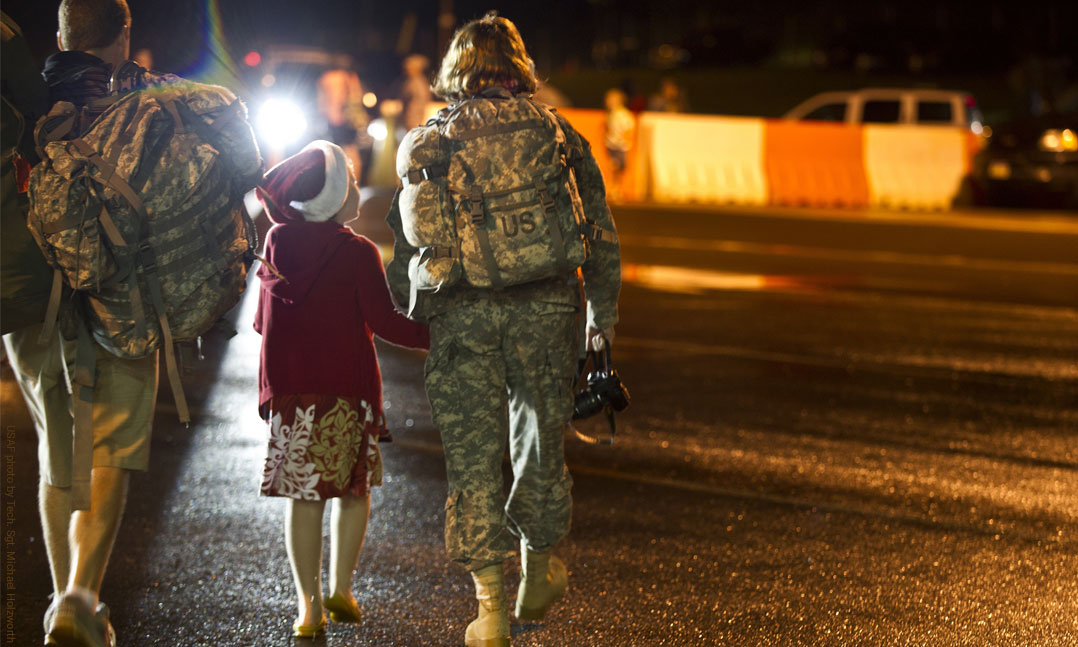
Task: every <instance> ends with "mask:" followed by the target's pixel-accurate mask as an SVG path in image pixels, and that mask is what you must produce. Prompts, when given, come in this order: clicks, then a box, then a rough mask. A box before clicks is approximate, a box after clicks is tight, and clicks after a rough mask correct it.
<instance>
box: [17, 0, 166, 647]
mask: <svg viewBox="0 0 1078 647" xmlns="http://www.w3.org/2000/svg"><path fill="white" fill-rule="evenodd" d="M59 17H60V21H59V27H60V29H59V34H58V44H59V47H60V50H61V51H60V52H59V53H57V54H54V55H52V56H50V57H49V59H48V60H47V62H46V64H45V70H44V73H43V76H44V77H45V80H46V82H47V84H48V86H49V87H48V90H49V102H50V104H52V103H56V102H57V101H70V102H72V103H74V104H75V105H76V106H78V107H83V106H86V105H87V104H89V103H91V102H92V101H94V100H95V99H101V98H103V97H105V96H107V95H108V94H109V79H110V76H111V73H112V69H113V68H114V67H115V66H117V65H119V64H120V63H121V62H122V61H124V60H125V59H126V58H127V56H128V44H129V40H130V25H131V17H130V12H129V11H128V8H127V4H126V2H125V0H64V2H63V3H62V4H61V6H60V12H59ZM30 127H31V128H32V125H31V126H30ZM38 253H39V255H40V251H39V252H38ZM50 278H51V272H49V273H48V274H46V275H45V279H46V281H47V280H48V279H50ZM43 314H44V313H42V318H43ZM39 329H40V326H34V327H33V328H31V329H28V330H24V331H20V333H16V334H15V335H9V336H7V337H5V344H6V345H7V348H8V352H9V357H10V358H11V362H12V367H13V368H14V369H15V373H16V378H17V380H18V382H19V386H20V388H21V389H22V392H23V395H24V397H25V398H26V401H27V404H28V405H29V408H30V410H31V412H32V413H33V414H34V416H33V417H34V423H35V427H36V428H37V430H38V435H39V439H40V448H39V452H38V455H39V458H40V492H39V501H40V513H41V525H42V528H43V531H44V538H45V544H46V548H47V551H48V557H49V567H50V569H51V572H52V579H53V589H54V591H55V595H54V597H53V602H52V604H51V605H50V606H49V609H48V611H47V612H46V614H45V638H46V644H57V645H90V646H94V647H97V646H99V645H114V644H115V634H114V632H113V630H112V627H111V625H110V624H109V621H108V608H107V607H106V606H105V605H103V604H101V603H100V602H99V600H98V593H99V591H100V590H101V582H102V579H103V578H104V575H105V568H106V565H107V564H108V559H109V556H110V554H111V553H112V547H113V544H114V542H115V539H116V535H117V530H118V529H119V526H120V520H121V517H122V515H123V509H124V505H125V502H126V496H127V485H128V480H129V475H130V471H131V470H145V469H146V468H147V467H148V464H149V448H150V427H151V423H152V420H153V412H154V404H155V401H156V397H157V355H156V353H154V354H152V355H150V356H148V357H144V358H141V359H120V358H118V357H115V356H113V355H110V354H109V353H106V352H103V351H100V350H98V351H97V371H96V393H95V396H96V397H95V400H96V404H95V406H94V408H93V459H92V460H93V467H92V471H91V477H90V506H89V509H88V510H78V511H75V510H74V509H73V507H72V501H71V486H72V473H73V462H74V460H75V457H74V455H73V453H74V452H73V440H72V434H73V419H72V414H71V396H70V394H69V393H68V391H67V384H66V380H65V377H64V365H63V363H64V357H65V356H69V355H71V354H73V353H74V344H73V342H68V341H63V342H62V341H61V339H60V337H59V336H56V337H53V338H51V339H50V340H49V341H48V342H46V343H42V344H39V343H38V339H37V334H36V332H37V331H38V330H39Z"/></svg>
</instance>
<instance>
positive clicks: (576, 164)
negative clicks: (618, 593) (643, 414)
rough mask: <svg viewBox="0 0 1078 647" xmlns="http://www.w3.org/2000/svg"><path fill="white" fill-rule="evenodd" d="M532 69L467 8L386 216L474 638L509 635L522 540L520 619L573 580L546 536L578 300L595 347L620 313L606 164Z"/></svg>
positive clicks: (560, 497) (569, 394)
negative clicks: (438, 443)
mask: <svg viewBox="0 0 1078 647" xmlns="http://www.w3.org/2000/svg"><path fill="white" fill-rule="evenodd" d="M536 85H537V81H536V78H535V72H534V65H533V64H532V62H531V59H530V58H529V57H528V54H527V52H526V50H525V48H524V43H523V41H522V40H521V37H520V34H519V33H518V32H517V29H516V27H515V26H514V25H513V23H511V22H509V21H508V20H506V19H505V18H501V17H498V16H496V15H494V14H490V15H487V16H486V17H484V18H482V19H479V20H475V21H472V22H470V23H468V24H466V25H464V26H463V27H462V28H461V29H460V30H459V31H458V32H457V33H456V35H455V36H454V38H453V41H452V43H451V44H450V46H449V49H448V52H447V54H446V56H445V59H444V60H443V61H442V66H441V71H440V73H439V75H438V77H437V80H436V82H435V86H434V91H435V93H437V94H439V95H441V96H443V97H445V98H446V99H447V100H448V101H450V102H451V105H450V106H449V107H448V108H447V109H446V110H444V111H443V112H442V113H440V114H439V116H438V117H436V118H435V119H434V120H432V121H431V122H428V124H427V125H426V126H422V127H419V128H416V129H414V130H412V131H411V132H410V133H409V134H408V136H407V137H405V139H404V141H403V142H402V144H401V146H400V150H399V151H398V156H397V173H398V175H399V176H400V178H401V181H402V184H403V186H402V188H401V190H400V191H399V192H398V194H397V196H396V198H395V200H394V203H393V207H392V209H391V211H390V213H389V216H388V218H387V221H388V223H389V225H390V227H391V228H392V229H393V231H394V234H395V236H396V245H395V249H394V255H393V261H392V263H391V264H390V266H389V268H388V272H387V274H388V278H389V282H390V286H391V287H392V288H393V289H394V291H395V292H396V296H397V297H398V300H400V301H401V302H402V303H403V302H405V301H407V302H408V303H409V311H410V313H411V314H412V316H414V317H417V318H421V319H425V320H427V321H428V323H429V325H430V336H431V350H430V355H429V356H428V358H427V366H426V387H427V396H428V398H429V399H430V403H431V412H432V415H433V419H434V424H435V426H436V427H437V428H438V430H439V432H440V433H441V436H442V444H443V446H444V448H445V459H446V471H447V476H448V480H449V498H448V501H447V503H446V520H445V540H446V550H447V552H448V554H449V557H450V559H452V560H454V561H456V562H458V563H460V564H462V565H463V566H464V567H465V568H467V569H468V570H469V571H470V572H471V575H472V578H473V581H474V583H475V588H476V598H477V599H478V601H479V607H478V617H477V618H476V619H475V620H474V621H473V622H472V623H471V624H470V625H469V626H468V629H467V631H466V634H465V642H466V644H467V645H469V646H470V647H507V646H508V645H509V621H508V606H507V603H506V599H505V592H504V590H503V563H504V562H505V561H507V560H509V559H512V558H514V557H515V556H516V554H517V549H518V546H519V550H520V554H521V561H522V567H523V568H522V570H523V573H522V578H521V584H520V588H519V589H518V590H517V595H516V605H515V615H516V616H517V618H519V619H521V620H538V619H540V618H542V616H543V614H544V612H545V611H546V610H547V608H548V607H550V606H551V605H552V604H553V603H554V602H555V601H556V600H557V599H558V598H560V597H561V596H562V595H563V594H564V593H565V591H566V589H567V586H568V575H567V572H566V567H565V565H564V564H563V563H562V562H561V561H560V560H559V559H558V558H556V557H554V556H553V555H552V551H553V548H554V546H555V545H556V544H557V543H558V542H559V541H560V540H561V539H563V538H564V537H565V536H566V534H567V533H568V532H569V522H570V515H571V501H570V493H569V489H570V486H571V484H572V479H571V478H570V476H569V472H568V470H567V469H566V466H565V456H564V448H563V442H562V441H563V433H564V431H565V428H566V423H568V421H569V419H570V417H571V415H572V413H573V385H574V382H575V378H576V372H577V356H578V355H577V351H578V348H579V340H580V329H579V328H578V317H586V323H587V328H588V333H587V337H588V343H589V345H590V346H592V347H593V348H598V347H600V345H601V344H603V343H609V342H610V341H612V340H613V326H614V324H615V323H616V322H617V298H618V291H619V288H620V269H619V268H620V266H619V248H618V244H617V235H616V233H615V231H614V223H613V219H612V218H611V215H610V211H609V209H608V208H607V206H606V203H605V192H604V189H603V180H602V176H601V174H600V172H599V169H598V166H597V165H596V163H595V159H594V158H593V157H592V155H591V151H590V148H589V146H588V144H587V142H586V141H584V139H583V138H582V137H580V135H579V134H577V132H576V131H575V130H573V128H572V127H571V126H570V125H569V123H568V122H567V121H566V120H565V119H564V118H562V117H561V116H559V115H557V114H555V113H553V112H552V111H550V110H549V109H547V108H545V107H544V106H542V105H540V104H537V103H535V102H533V101H531V99H530V97H531V94H532V93H533V92H535V89H536ZM577 268H579V269H580V272H581V274H582V277H583V286H584V288H585V290H584V291H585V293H586V302H587V304H586V313H585V312H580V310H581V293H580V286H579V283H578V279H577V275H576V272H577ZM507 446H508V449H509V453H510V457H511V460H512V465H513V483H512V489H511V491H510V493H509V496H508V500H507V498H506V496H505V494H504V489H503V488H504V484H503V479H502V459H503V456H504V454H505V451H506V448H507Z"/></svg>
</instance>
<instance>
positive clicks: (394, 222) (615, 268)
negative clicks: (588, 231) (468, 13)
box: [386, 106, 621, 328]
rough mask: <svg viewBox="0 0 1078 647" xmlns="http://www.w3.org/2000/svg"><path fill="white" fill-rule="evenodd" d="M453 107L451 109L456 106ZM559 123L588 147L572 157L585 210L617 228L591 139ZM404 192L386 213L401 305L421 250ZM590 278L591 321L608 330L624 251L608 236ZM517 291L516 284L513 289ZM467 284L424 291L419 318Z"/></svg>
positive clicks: (596, 247)
mask: <svg viewBox="0 0 1078 647" xmlns="http://www.w3.org/2000/svg"><path fill="white" fill-rule="evenodd" d="M452 108H453V106H450V107H449V108H447V109H446V110H452ZM554 114H555V116H556V117H557V119H558V123H559V125H560V126H561V128H562V130H563V131H564V133H565V137H566V139H567V140H569V142H568V143H569V147H570V148H577V149H579V150H582V151H583V156H582V157H581V158H579V159H571V160H570V164H571V166H572V168H573V172H574V174H575V175H576V182H577V187H578V189H579V191H580V197H581V200H582V202H583V205H584V211H585V213H586V214H587V216H588V218H589V219H590V220H591V221H592V222H594V223H595V224H596V225H598V226H599V227H600V228H602V229H605V230H608V231H615V228H614V219H613V217H612V216H611V214H610V208H609V207H608V206H607V204H606V188H605V186H604V184H603V176H602V173H601V171H600V170H599V165H598V164H597V163H596V162H595V158H594V156H593V155H592V153H591V146H590V145H589V144H588V141H587V140H586V139H584V138H583V137H581V136H580V133H578V132H577V131H576V129H574V128H573V127H572V126H571V125H570V124H569V122H568V121H567V120H566V119H565V117H563V116H562V115H560V114H558V113H557V112H555V113H554ZM398 197H399V192H398V196H395V197H394V199H393V204H392V206H391V207H390V210H389V215H388V216H387V217H386V222H387V223H388V225H389V227H390V229H392V230H393V235H394V237H395V241H396V242H395V244H394V247H393V260H392V261H391V262H390V263H389V266H388V267H387V269H386V275H387V277H388V279H389V286H390V288H391V289H392V290H393V296H394V297H396V299H397V302H398V303H408V297H409V289H410V285H409V279H408V259H410V258H411V257H412V255H413V254H414V253H415V252H416V248H414V247H412V246H411V245H409V244H408V241H407V240H406V239H405V236H404V232H403V227H402V225H401V213H400V207H399V206H398ZM581 272H582V275H583V277H584V292H585V295H586V298H587V309H588V315H587V316H588V323H589V324H591V325H593V326H594V327H597V328H608V327H610V326H613V325H614V324H616V323H617V321H618V305H617V304H618V292H619V291H620V289H621V254H620V249H619V246H618V244H617V243H616V242H615V243H611V242H607V241H604V240H599V241H593V242H592V243H591V254H590V255H589V256H588V259H587V260H586V261H585V262H584V264H583V265H582V266H581ZM507 289H509V290H512V289H513V288H507ZM475 291H477V288H472V287H469V286H467V285H464V284H459V285H456V286H453V287H451V288H449V289H447V290H442V291H439V292H423V291H421V292H419V294H418V297H417V299H418V301H417V304H416V307H415V309H414V311H413V313H412V315H413V317H415V318H417V319H420V320H428V319H429V318H430V317H433V316H435V315H437V314H439V313H442V312H445V311H447V310H448V309H450V308H452V307H453V305H454V304H455V303H457V302H458V299H459V297H461V296H463V295H466V294H467V293H469V292H475ZM564 294H565V292H564V290H560V289H557V288H556V287H555V289H553V290H551V298H554V299H564V298H565V297H564V296H561V295H564Z"/></svg>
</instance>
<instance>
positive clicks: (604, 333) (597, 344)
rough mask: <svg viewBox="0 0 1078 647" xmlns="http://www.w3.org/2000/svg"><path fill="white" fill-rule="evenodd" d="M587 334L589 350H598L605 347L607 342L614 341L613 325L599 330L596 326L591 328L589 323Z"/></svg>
mask: <svg viewBox="0 0 1078 647" xmlns="http://www.w3.org/2000/svg"><path fill="white" fill-rule="evenodd" d="M587 335H588V350H589V351H600V350H603V349H604V348H606V345H607V344H608V343H609V344H613V343H614V327H613V326H610V327H609V328H605V329H603V330H600V329H598V328H593V327H592V326H591V325H589V326H588V332H587Z"/></svg>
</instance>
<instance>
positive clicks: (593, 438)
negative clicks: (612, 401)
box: [569, 342, 617, 446]
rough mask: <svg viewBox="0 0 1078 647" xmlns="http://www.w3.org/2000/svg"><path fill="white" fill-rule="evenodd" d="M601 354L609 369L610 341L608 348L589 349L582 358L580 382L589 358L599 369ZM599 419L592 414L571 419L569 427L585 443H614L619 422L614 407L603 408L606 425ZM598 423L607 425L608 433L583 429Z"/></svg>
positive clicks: (592, 364)
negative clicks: (590, 431)
mask: <svg viewBox="0 0 1078 647" xmlns="http://www.w3.org/2000/svg"><path fill="white" fill-rule="evenodd" d="M600 355H602V356H603V368H605V369H608V370H609V368H610V363H611V360H610V342H607V344H606V348H605V349H604V351H603V352H598V351H588V352H587V355H586V356H585V357H584V359H582V360H580V366H579V368H578V370H577V376H576V379H577V382H579V381H580V378H582V377H583V376H584V375H585V369H586V368H587V365H588V360H591V366H592V369H595V370H597V369H598V368H599V361H600V360H599V356H600ZM599 419H600V417H599V416H592V417H590V418H583V419H579V420H570V421H569V427H570V428H571V429H572V430H573V434H575V435H576V437H577V439H579V440H580V441H582V442H584V443H587V444H589V445H604V446H610V445H613V444H614V434H615V433H616V432H617V423H616V422H615V420H614V408H613V407H611V406H610V405H609V404H608V405H606V406H604V407H603V409H602V418H601V419H602V420H605V421H606V424H605V425H602V423H596V422H595V421H597V420H599ZM587 420H591V421H592V422H591V423H586V422H585V421H587ZM596 424H599V425H600V426H601V427H605V431H607V432H608V433H607V435H600V434H597V435H592V434H590V433H588V431H589V430H585V429H583V428H585V427H589V426H594V425H596Z"/></svg>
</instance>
